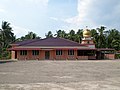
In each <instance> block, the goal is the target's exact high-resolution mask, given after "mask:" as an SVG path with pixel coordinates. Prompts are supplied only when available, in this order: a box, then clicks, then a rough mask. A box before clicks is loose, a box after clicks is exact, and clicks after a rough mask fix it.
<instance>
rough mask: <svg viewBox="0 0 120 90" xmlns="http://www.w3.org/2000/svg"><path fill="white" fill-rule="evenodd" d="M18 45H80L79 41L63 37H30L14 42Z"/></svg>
mask: <svg viewBox="0 0 120 90" xmlns="http://www.w3.org/2000/svg"><path fill="white" fill-rule="evenodd" d="M14 44H18V45H20V46H80V44H79V43H77V42H74V41H71V40H68V39H63V38H57V37H56V38H45V39H32V40H26V41H22V42H16V43H14Z"/></svg>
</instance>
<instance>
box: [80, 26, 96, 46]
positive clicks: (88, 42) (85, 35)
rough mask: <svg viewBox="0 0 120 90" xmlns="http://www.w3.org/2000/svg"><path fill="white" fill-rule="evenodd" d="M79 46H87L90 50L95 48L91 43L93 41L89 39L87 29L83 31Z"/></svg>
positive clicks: (89, 35) (89, 34)
mask: <svg viewBox="0 0 120 90" xmlns="http://www.w3.org/2000/svg"><path fill="white" fill-rule="evenodd" d="M81 44H84V45H87V46H89V47H90V48H95V44H94V42H93V39H92V37H91V32H90V30H89V29H87V28H86V29H85V30H83V38H82V42H81Z"/></svg>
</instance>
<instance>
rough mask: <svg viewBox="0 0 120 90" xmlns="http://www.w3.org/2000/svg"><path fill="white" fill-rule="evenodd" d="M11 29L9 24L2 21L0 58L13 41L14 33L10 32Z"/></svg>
mask: <svg viewBox="0 0 120 90" xmlns="http://www.w3.org/2000/svg"><path fill="white" fill-rule="evenodd" d="M12 31H13V30H12V28H11V27H10V23H8V22H6V21H2V26H1V29H0V36H1V38H0V42H1V43H0V46H1V48H0V49H1V50H0V51H1V52H0V53H1V57H3V55H4V52H6V49H7V48H9V46H10V45H9V44H10V43H12V42H14V41H15V36H14V33H13V32H12Z"/></svg>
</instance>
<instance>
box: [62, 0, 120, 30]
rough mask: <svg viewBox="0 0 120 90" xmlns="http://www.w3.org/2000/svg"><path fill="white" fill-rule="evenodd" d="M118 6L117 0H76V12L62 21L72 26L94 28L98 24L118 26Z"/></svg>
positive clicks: (119, 4) (119, 2)
mask: <svg viewBox="0 0 120 90" xmlns="http://www.w3.org/2000/svg"><path fill="white" fill-rule="evenodd" d="M119 8H120V1H119V0H100V1H97V0H78V6H77V11H78V14H77V15H76V16H74V17H71V18H67V19H65V20H64V21H65V22H66V23H68V24H69V27H74V28H85V26H88V27H89V28H94V27H98V26H100V25H105V26H107V27H112V28H119V23H120V21H119V20H120V16H119V14H120V10H119ZM119 29H120V28H119Z"/></svg>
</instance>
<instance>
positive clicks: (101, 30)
mask: <svg viewBox="0 0 120 90" xmlns="http://www.w3.org/2000/svg"><path fill="white" fill-rule="evenodd" d="M105 29H106V27H104V26H101V27H100V28H97V30H98V42H97V44H98V45H97V48H106V39H105V35H104V31H105Z"/></svg>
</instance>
